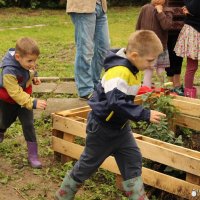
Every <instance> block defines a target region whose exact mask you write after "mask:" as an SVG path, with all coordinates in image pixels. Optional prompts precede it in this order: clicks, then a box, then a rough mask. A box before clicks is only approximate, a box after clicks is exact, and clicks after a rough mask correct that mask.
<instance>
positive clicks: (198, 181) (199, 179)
mask: <svg viewBox="0 0 200 200" xmlns="http://www.w3.org/2000/svg"><path fill="white" fill-rule="evenodd" d="M186 181H187V182H190V183H193V184H195V185H200V177H199V176H195V175H193V174H190V173H187V174H186Z"/></svg>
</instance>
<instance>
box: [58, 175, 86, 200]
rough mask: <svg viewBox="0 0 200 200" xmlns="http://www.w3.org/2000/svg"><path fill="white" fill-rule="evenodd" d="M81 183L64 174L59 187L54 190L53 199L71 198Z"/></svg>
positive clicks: (64, 199)
mask: <svg viewBox="0 0 200 200" xmlns="http://www.w3.org/2000/svg"><path fill="white" fill-rule="evenodd" d="M81 185H82V183H78V182H76V181H75V180H74V179H73V178H71V176H70V175H69V173H68V174H66V175H65V178H64V179H63V182H62V184H61V186H60V188H59V189H58V190H57V191H56V194H55V200H72V199H74V197H75V194H76V192H77V191H78V189H79V188H80V187H81Z"/></svg>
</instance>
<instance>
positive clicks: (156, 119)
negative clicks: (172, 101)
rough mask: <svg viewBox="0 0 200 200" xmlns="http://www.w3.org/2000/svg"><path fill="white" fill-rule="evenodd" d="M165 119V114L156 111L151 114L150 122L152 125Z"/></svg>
mask: <svg viewBox="0 0 200 200" xmlns="http://www.w3.org/2000/svg"><path fill="white" fill-rule="evenodd" d="M163 117H166V115H165V114H164V113H161V112H158V111H156V110H151V112H150V122H152V123H159V122H160V120H161V119H162V118H163Z"/></svg>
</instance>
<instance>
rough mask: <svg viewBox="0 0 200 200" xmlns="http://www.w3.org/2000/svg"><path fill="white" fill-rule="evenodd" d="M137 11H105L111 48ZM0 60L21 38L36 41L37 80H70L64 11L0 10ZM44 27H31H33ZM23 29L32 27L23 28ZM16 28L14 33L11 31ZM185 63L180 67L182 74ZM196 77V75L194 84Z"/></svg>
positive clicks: (121, 43) (70, 38) (122, 40)
mask: <svg viewBox="0 0 200 200" xmlns="http://www.w3.org/2000/svg"><path fill="white" fill-rule="evenodd" d="M139 10H140V8H139V7H125V8H111V9H109V11H108V21H109V31H110V42H111V47H125V46H126V43H127V38H128V37H129V35H130V33H132V32H133V31H134V27H135V23H136V20H137V16H138V12H139ZM0 18H1V20H0V38H1V45H0V58H2V57H3V55H4V54H5V52H6V51H7V49H8V48H10V47H14V45H15V42H16V40H17V39H18V38H19V37H22V36H29V37H32V38H34V39H36V40H37V41H38V43H39V46H40V49H41V55H40V59H39V62H38V64H39V70H38V71H39V74H40V76H48V77H50V76H59V77H73V76H74V73H73V62H74V55H75V44H74V27H73V24H72V22H71V19H70V17H69V16H68V15H67V14H66V12H65V10H30V9H19V8H9V9H0ZM40 24H42V25H44V26H40V27H38V26H35V25H40ZM24 26H33V27H32V28H24ZM15 28H17V29H15ZM184 71H185V61H184V63H183V73H182V74H184ZM199 76H200V73H199V72H197V74H196V79H195V83H198V77H199Z"/></svg>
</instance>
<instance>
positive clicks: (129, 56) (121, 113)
mask: <svg viewBox="0 0 200 200" xmlns="http://www.w3.org/2000/svg"><path fill="white" fill-rule="evenodd" d="M162 51H163V48H162V44H161V42H160V40H159V38H158V37H157V36H156V34H155V33H154V32H153V31H144V30H143V31H136V32H135V33H133V34H132V35H131V37H130V39H129V41H128V46H127V48H126V49H121V50H119V51H118V52H117V53H116V54H115V53H112V52H110V54H109V55H108V56H107V58H106V59H105V62H104V67H105V74H104V76H103V78H102V81H101V83H100V84H99V85H98V87H97V90H96V91H95V92H94V93H93V96H92V97H91V99H90V100H89V101H88V103H89V105H90V107H91V108H92V111H91V112H90V113H89V116H88V120H87V128H86V132H87V137H86V146H85V149H84V151H83V153H82V155H81V157H80V159H79V161H78V162H77V163H76V164H75V166H74V167H73V169H72V171H71V172H70V173H68V174H66V176H65V178H64V180H63V183H62V185H61V187H60V189H59V190H58V191H57V192H56V196H55V199H56V200H71V199H74V197H75V193H76V192H77V190H78V188H79V187H80V186H81V184H83V182H84V181H85V180H86V179H88V178H89V177H90V176H91V175H92V174H93V173H94V172H95V171H96V170H97V169H98V168H99V166H100V165H101V164H102V163H103V161H104V160H105V159H106V158H107V157H108V156H110V155H113V156H114V157H115V160H116V162H117V165H118V167H119V170H120V172H121V175H122V177H123V179H124V182H123V187H124V190H125V192H126V194H127V196H128V197H129V199H132V200H139V199H140V200H147V199H148V198H147V196H146V194H145V192H144V187H143V181H142V177H141V173H142V172H141V170H142V156H141V153H140V150H139V148H138V146H137V144H136V142H135V139H134V137H133V135H132V132H131V128H130V126H129V120H134V121H139V120H145V121H148V122H154V123H158V122H159V121H160V119H161V118H162V117H165V115H164V114H163V113H160V112H158V111H153V110H147V109H144V108H143V107H142V106H140V105H135V104H134V103H133V101H134V97H135V96H136V94H137V91H138V89H139V87H140V85H141V74H140V72H139V70H144V69H147V68H150V67H152V66H153V65H154V63H155V60H156V58H157V57H158V55H159V54H160V53H161V52H162Z"/></svg>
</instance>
